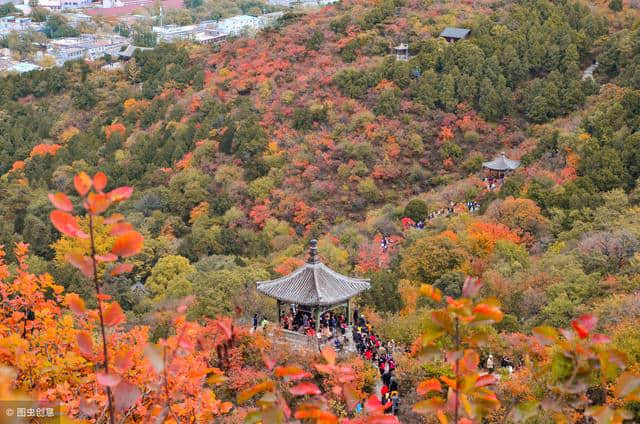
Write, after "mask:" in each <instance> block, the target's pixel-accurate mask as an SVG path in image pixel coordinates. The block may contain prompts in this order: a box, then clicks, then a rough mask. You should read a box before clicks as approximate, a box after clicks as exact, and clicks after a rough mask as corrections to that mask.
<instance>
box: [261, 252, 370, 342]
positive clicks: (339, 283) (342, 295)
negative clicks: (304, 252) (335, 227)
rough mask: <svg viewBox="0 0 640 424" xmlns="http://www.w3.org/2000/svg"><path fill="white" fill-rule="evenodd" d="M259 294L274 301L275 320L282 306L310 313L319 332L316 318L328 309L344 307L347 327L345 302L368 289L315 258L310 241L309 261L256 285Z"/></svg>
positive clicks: (365, 283) (348, 315) (349, 320)
mask: <svg viewBox="0 0 640 424" xmlns="http://www.w3.org/2000/svg"><path fill="white" fill-rule="evenodd" d="M257 285H258V287H257V289H258V291H259V292H260V293H262V294H265V295H267V296H269V297H272V298H274V299H276V300H277V301H278V317H280V310H281V307H282V305H287V304H289V305H296V306H297V307H299V309H302V310H307V311H308V312H310V313H312V314H313V316H314V317H315V321H316V331H319V329H320V317H321V316H322V315H323V314H324V313H325V312H329V311H330V310H332V309H335V308H338V307H341V306H346V308H347V322H348V324H350V323H351V306H350V303H349V300H350V299H351V298H352V297H354V296H357V295H358V294H360V293H361V292H363V291H365V290H368V289H369V288H371V285H370V284H369V280H367V279H359V278H352V277H347V276H346V275H342V274H340V273H338V272H336V271H334V270H332V269H331V268H329V267H327V266H326V265H325V264H323V263H322V262H320V260H319V258H318V242H317V241H316V240H311V247H310V249H309V259H308V260H307V263H305V264H304V265H303V266H301V267H300V268H298V269H296V270H295V271H293V272H292V273H291V274H289V275H286V276H284V277H281V278H277V279H275V280H270V281H258V282H257Z"/></svg>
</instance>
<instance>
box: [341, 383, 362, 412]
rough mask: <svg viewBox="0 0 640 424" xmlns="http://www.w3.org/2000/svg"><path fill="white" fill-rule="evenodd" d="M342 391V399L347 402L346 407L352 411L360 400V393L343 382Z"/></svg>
mask: <svg viewBox="0 0 640 424" xmlns="http://www.w3.org/2000/svg"><path fill="white" fill-rule="evenodd" d="M342 391H343V392H344V399H345V401H346V402H347V408H349V410H350V411H353V410H354V409H355V408H356V406H357V405H358V402H360V395H359V394H358V392H357V391H356V389H354V388H353V386H352V385H350V384H345V385H344V387H343V388H342Z"/></svg>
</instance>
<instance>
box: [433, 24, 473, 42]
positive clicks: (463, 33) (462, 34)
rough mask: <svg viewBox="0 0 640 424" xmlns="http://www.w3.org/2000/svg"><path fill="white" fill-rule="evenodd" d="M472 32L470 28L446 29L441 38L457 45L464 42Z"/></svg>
mask: <svg viewBox="0 0 640 424" xmlns="http://www.w3.org/2000/svg"><path fill="white" fill-rule="evenodd" d="M470 32H471V30H470V29H468V28H455V27H446V28H445V29H444V30H443V31H442V32H441V33H440V37H442V38H444V39H445V40H447V41H448V42H449V43H455V42H456V41H458V40H464V39H465V38H467V36H468V35H469V33H470Z"/></svg>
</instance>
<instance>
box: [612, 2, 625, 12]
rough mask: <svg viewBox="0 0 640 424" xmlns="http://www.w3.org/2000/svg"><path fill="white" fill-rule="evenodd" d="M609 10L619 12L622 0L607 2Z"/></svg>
mask: <svg viewBox="0 0 640 424" xmlns="http://www.w3.org/2000/svg"><path fill="white" fill-rule="evenodd" d="M609 9H611V10H613V11H614V12H621V11H622V0H611V1H610V2H609Z"/></svg>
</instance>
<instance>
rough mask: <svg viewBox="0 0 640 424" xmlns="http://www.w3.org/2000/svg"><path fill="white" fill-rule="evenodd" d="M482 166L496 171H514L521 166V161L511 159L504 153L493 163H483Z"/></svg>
mask: <svg viewBox="0 0 640 424" xmlns="http://www.w3.org/2000/svg"><path fill="white" fill-rule="evenodd" d="M482 166H484V167H485V168H489V169H493V170H495V171H512V170H514V169H516V168H517V167H519V166H520V161H519V160H512V159H509V158H507V157H506V156H505V154H504V153H501V154H500V156H499V157H497V158H495V159H494V160H492V161H489V162H482Z"/></svg>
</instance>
